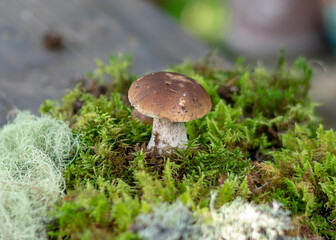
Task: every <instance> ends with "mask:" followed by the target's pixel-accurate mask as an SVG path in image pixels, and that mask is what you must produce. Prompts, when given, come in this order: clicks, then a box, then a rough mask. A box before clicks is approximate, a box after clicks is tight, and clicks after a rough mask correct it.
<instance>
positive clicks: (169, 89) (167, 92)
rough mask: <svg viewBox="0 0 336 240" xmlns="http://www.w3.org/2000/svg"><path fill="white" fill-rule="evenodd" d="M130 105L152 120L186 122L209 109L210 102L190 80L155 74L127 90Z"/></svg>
mask: <svg viewBox="0 0 336 240" xmlns="http://www.w3.org/2000/svg"><path fill="white" fill-rule="evenodd" d="M128 99H129V101H130V103H131V105H132V106H133V107H134V108H135V109H137V110H138V111H139V112H141V113H142V114H144V115H146V116H150V117H153V118H161V119H167V120H170V121H172V122H187V121H190V120H193V119H197V118H201V117H203V116H204V115H206V114H207V113H208V112H209V111H210V109H211V99H210V97H209V95H208V93H207V92H206V91H205V89H204V88H203V87H202V85H200V84H199V83H198V82H196V81H195V80H194V79H192V78H189V77H187V76H185V75H182V74H179V73H173V72H156V73H152V74H149V75H146V76H144V77H142V78H139V79H138V80H136V81H135V82H133V83H132V85H131V87H130V89H129V90H128Z"/></svg>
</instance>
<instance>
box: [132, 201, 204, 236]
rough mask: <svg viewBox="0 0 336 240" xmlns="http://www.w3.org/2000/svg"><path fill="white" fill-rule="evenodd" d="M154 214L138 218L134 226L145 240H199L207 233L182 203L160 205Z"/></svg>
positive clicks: (154, 208)
mask: <svg viewBox="0 0 336 240" xmlns="http://www.w3.org/2000/svg"><path fill="white" fill-rule="evenodd" d="M152 210H153V211H152V212H151V213H148V214H140V215H139V216H137V218H136V220H135V223H134V225H133V226H132V229H133V231H135V232H136V233H137V234H138V236H139V237H140V239H143V240H153V239H155V240H183V239H188V240H199V239H206V238H207V237H206V232H207V229H205V228H204V227H203V226H202V224H201V223H200V221H199V219H198V218H197V217H195V216H194V215H193V213H192V212H191V211H190V210H189V209H188V208H187V207H186V206H185V205H183V204H182V203H181V202H175V203H173V204H171V205H169V204H168V203H160V205H157V206H154V207H153V208H152Z"/></svg>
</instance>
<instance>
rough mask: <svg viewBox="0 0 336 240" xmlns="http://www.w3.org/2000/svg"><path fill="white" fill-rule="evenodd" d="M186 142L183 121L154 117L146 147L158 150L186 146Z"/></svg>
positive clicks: (168, 150)
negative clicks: (150, 135)
mask: <svg viewBox="0 0 336 240" xmlns="http://www.w3.org/2000/svg"><path fill="white" fill-rule="evenodd" d="M187 143H188V138H187V132H186V128H185V125H184V122H171V121H169V120H167V119H160V118H154V120H153V129H152V137H151V139H150V141H149V143H148V146H147V148H148V149H151V148H157V150H158V151H159V152H162V150H163V149H166V150H167V152H170V150H171V149H172V148H184V149H185V148H186V147H187Z"/></svg>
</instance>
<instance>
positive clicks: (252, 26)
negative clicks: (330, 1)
mask: <svg viewBox="0 0 336 240" xmlns="http://www.w3.org/2000/svg"><path fill="white" fill-rule="evenodd" d="M229 7H230V11H231V14H232V18H231V24H230V30H229V33H228V35H227V39H226V42H227V44H228V46H229V48H230V49H231V50H232V51H233V52H235V53H237V54H239V55H243V56H249V57H257V58H262V57H275V56H278V54H279V48H281V47H283V48H284V49H285V51H286V54H287V55H292V56H296V55H305V56H306V55H315V54H319V53H320V52H321V51H323V50H324V49H325V44H324V41H323V40H322V34H321V33H322V28H321V8H322V3H321V1H320V0H229Z"/></svg>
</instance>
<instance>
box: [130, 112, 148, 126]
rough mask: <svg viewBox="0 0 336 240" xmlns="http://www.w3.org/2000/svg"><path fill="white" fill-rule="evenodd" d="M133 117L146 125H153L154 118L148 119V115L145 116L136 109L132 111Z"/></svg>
mask: <svg viewBox="0 0 336 240" xmlns="http://www.w3.org/2000/svg"><path fill="white" fill-rule="evenodd" d="M132 116H133V118H137V119H139V120H140V122H143V123H144V124H146V125H152V124H153V118H151V117H148V116H146V115H143V114H142V113H141V112H139V111H138V110H136V109H134V110H133V111H132Z"/></svg>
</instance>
